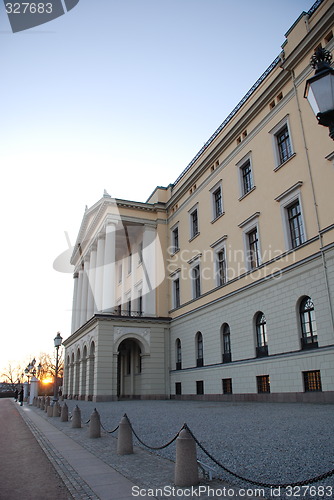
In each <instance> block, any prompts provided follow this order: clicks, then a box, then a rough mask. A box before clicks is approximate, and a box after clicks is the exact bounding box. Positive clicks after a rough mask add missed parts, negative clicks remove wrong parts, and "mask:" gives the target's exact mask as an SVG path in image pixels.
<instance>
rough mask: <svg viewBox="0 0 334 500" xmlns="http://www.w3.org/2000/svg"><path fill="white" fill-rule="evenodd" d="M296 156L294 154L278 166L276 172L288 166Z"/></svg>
mask: <svg viewBox="0 0 334 500" xmlns="http://www.w3.org/2000/svg"><path fill="white" fill-rule="evenodd" d="M295 156H296V153H293V154H292V155H291V156H289V158H288V159H287V160H285V161H284V162H283V163H281V164H280V165H277V167H275V168H274V172H277V170H279V169H280V168H282V167H284V165H286V164H287V163H288V162H289V161H290V160H292V158H294V157H295Z"/></svg>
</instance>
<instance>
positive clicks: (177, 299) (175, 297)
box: [172, 274, 181, 309]
mask: <svg viewBox="0 0 334 500" xmlns="http://www.w3.org/2000/svg"><path fill="white" fill-rule="evenodd" d="M177 282H178V289H177V285H176V283H177ZM177 292H178V294H177ZM172 297H173V309H177V308H178V307H180V306H181V290H180V275H179V274H177V275H176V276H175V277H174V278H173V280H172Z"/></svg>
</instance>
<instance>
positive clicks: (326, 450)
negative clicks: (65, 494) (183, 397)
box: [33, 400, 334, 500]
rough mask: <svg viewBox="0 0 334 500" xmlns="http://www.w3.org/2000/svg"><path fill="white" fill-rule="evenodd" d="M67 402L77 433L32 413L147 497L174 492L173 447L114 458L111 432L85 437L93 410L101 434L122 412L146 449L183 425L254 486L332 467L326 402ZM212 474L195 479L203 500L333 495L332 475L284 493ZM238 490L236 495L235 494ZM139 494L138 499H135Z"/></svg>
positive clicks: (332, 420) (332, 424)
mask: <svg viewBox="0 0 334 500" xmlns="http://www.w3.org/2000/svg"><path fill="white" fill-rule="evenodd" d="M62 404H63V403H62ZM66 404H67V405H68V407H69V410H70V412H71V411H73V409H74V407H75V406H76V405H78V406H79V407H80V410H81V417H82V421H83V428H81V429H73V428H72V427H71V424H70V422H67V423H62V422H60V419H59V418H48V417H47V416H46V414H45V413H44V412H43V411H41V410H39V409H38V408H33V410H34V411H35V412H38V414H39V415H43V417H44V418H45V419H47V420H48V421H49V422H51V423H52V424H53V425H54V426H55V427H57V428H58V429H60V430H61V431H62V432H64V433H65V434H66V435H67V436H68V437H70V438H71V439H73V440H74V441H76V442H78V443H79V444H80V445H81V446H82V447H84V448H85V449H87V450H89V451H90V452H91V453H92V454H93V455H95V456H97V457H99V458H100V459H102V460H103V461H104V462H105V463H107V464H108V465H110V466H111V467H112V468H114V469H115V470H117V471H118V472H120V473H121V474H122V475H124V476H125V477H127V478H129V479H131V481H132V482H133V483H134V484H135V485H137V486H138V487H139V486H140V487H141V488H143V489H144V490H146V491H148V490H149V489H152V494H150V492H149V493H148V496H151V497H152V496H153V490H154V492H155V489H157V488H163V487H164V486H168V487H169V488H172V487H173V477H174V462H173V460H174V459H175V443H173V444H172V445H171V446H169V447H168V448H166V449H165V450H162V451H159V452H153V451H149V450H148V449H147V448H145V449H143V448H142V447H136V448H135V453H134V454H133V455H127V456H119V455H117V453H116V443H117V441H116V439H115V437H114V436H115V435H116V434H117V432H116V433H114V434H109V433H107V432H106V431H104V430H103V429H102V437H101V438H99V439H89V437H88V423H87V421H88V420H89V418H90V415H91V413H92V412H93V410H94V408H97V410H98V412H99V414H100V417H101V423H102V424H103V426H104V428H105V429H107V430H112V429H114V428H115V427H116V426H117V425H118V423H119V421H120V419H121V417H122V416H123V415H124V413H126V414H127V415H128V416H129V418H130V421H131V422H132V425H133V427H134V429H135V431H136V432H137V433H138V435H139V437H140V438H141V439H142V440H143V441H144V442H145V443H148V444H150V445H151V446H160V445H162V444H165V443H166V442H167V441H169V440H170V439H171V438H172V437H173V436H174V435H175V434H176V433H177V432H178V430H179V429H180V428H181V427H182V425H183V423H184V422H186V423H187V424H188V425H189V427H190V428H191V430H192V431H193V432H194V434H195V436H196V437H197V438H198V439H199V441H200V442H201V443H202V444H203V445H204V446H205V447H206V448H207V449H208V450H209V451H210V453H212V454H213V456H214V457H216V458H217V459H218V460H220V461H222V463H223V464H224V465H225V466H226V467H228V468H229V469H230V470H232V471H235V472H236V473H238V474H240V475H242V476H244V477H247V478H251V479H255V480H257V481H262V482H269V483H273V482H274V483H276V482H277V483H283V482H289V481H291V482H294V481H300V480H305V479H308V478H311V477H314V476H317V475H319V474H321V473H323V472H327V471H328V470H330V469H331V468H332V467H333V451H332V450H333V447H334V432H333V431H334V417H333V405H318V404H316V405H311V404H310V405H308V404H287V403H286V404H277V403H276V404H266V403H223V404H222V403H214V402H199V401H187V402H185V401H182V402H180V401H120V402H111V403H94V402H84V401H74V400H66ZM84 422H86V424H85V423H84ZM134 443H136V439H134ZM157 453H158V454H159V455H157ZM199 459H200V460H203V461H204V462H205V463H206V464H208V465H210V466H214V464H212V462H210V460H209V459H208V457H206V456H203V454H201V453H199ZM214 469H215V472H214V473H215V474H217V476H218V475H219V479H214V481H210V482H207V481H202V482H201V485H202V487H203V488H204V487H206V488H211V490H208V489H207V490H206V491H205V492H204V489H203V494H202V495H201V496H200V498H202V499H203V500H204V499H206V498H219V497H220V498H232V497H233V498H253V497H255V496H256V497H262V498H264V497H265V498H272V497H275V498H282V499H287V498H289V497H290V498H293V497H296V496H297V497H298V496H299V497H302V498H306V499H312V500H313V499H319V500H320V499H324V498H325V499H326V498H332V497H333V496H334V495H333V492H334V481H333V477H331V478H327V479H326V480H325V481H322V482H318V483H315V485H314V486H313V489H310V488H311V487H310V486H305V487H304V489H302V488H301V489H300V490H299V491H298V490H297V489H294V490H286V489H285V490H284V491H283V489H276V490H270V489H269V488H267V489H262V488H260V487H257V486H255V485H252V484H250V483H245V482H240V481H237V480H236V479H235V478H233V476H231V475H229V474H224V473H223V474H222V471H221V470H220V469H219V468H217V467H214ZM222 481H223V482H222ZM232 487H234V491H232V489H231V488H232ZM224 488H225V490H224ZM306 488H308V489H306ZM321 488H322V489H321ZM247 490H248V491H247ZM237 491H239V495H240V496H236V492H237ZM164 493H165V494H161V495H159V494H155V495H154V496H155V497H156V498H161V499H162V498H166V497H167V496H170V497H172V496H173V492H172V491H171V490H166V491H165V492H164ZM174 493H176V492H174ZM177 493H178V494H177V498H186V497H189V493H190V494H191V493H194V492H191V491H190V492H189V491H187V492H185V495H184V496H181V495H180V493H181V492H180V491H178V492H177ZM298 493H299V494H298ZM247 494H248V496H247ZM87 495H89V493H87ZM192 496H193V497H195V496H197V494H196V493H194V494H193V495H192ZM138 497H142V495H139V494H138ZM174 497H176V494H174ZM76 498H95V497H93V496H92V497H90V496H86V497H80V496H77V497H76ZM134 498H135V495H134Z"/></svg>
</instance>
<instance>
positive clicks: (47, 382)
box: [41, 378, 53, 384]
mask: <svg viewBox="0 0 334 500" xmlns="http://www.w3.org/2000/svg"><path fill="white" fill-rule="evenodd" d="M41 382H42V384H52V382H53V379H52V378H44V379H43V380H41Z"/></svg>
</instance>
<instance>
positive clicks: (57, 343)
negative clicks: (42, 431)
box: [53, 332, 63, 404]
mask: <svg viewBox="0 0 334 500" xmlns="http://www.w3.org/2000/svg"><path fill="white" fill-rule="evenodd" d="M62 341H63V338H62V336H61V335H60V333H59V332H58V333H57V336H56V337H55V338H54V340H53V342H54V346H55V348H56V370H55V383H54V392H53V404H55V403H56V402H57V401H58V360H59V359H58V358H59V352H58V351H59V347H60V346H61V343H62Z"/></svg>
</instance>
